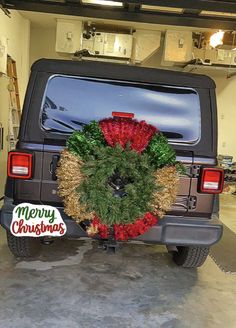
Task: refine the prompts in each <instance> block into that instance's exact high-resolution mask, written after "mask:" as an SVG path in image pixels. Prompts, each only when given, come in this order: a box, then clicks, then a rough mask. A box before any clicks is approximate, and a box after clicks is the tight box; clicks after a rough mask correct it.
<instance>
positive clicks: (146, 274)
mask: <svg viewBox="0 0 236 328" xmlns="http://www.w3.org/2000/svg"><path fill="white" fill-rule="evenodd" d="M224 204H227V206H226V207H227V209H226V208H224ZM235 207H236V196H224V197H223V204H222V211H221V212H222V219H223V221H224V218H225V224H227V219H228V214H229V212H230V211H231V212H230V215H231V216H232V221H233V220H234V222H235V221H236V218H234V217H233V216H234V213H235ZM229 208H231V210H229ZM224 215H225V217H224ZM235 300H236V275H230V274H225V273H224V272H222V271H221V270H220V269H219V268H218V267H217V266H216V264H215V263H214V262H213V260H212V259H211V258H208V260H207V261H206V263H205V264H204V266H203V267H202V268H200V269H198V270H192V269H182V268H179V267H176V266H175V265H174V264H173V263H172V260H171V256H170V255H169V254H168V253H167V252H166V250H165V248H164V247H162V246H161V247H159V246H143V245H133V244H127V245H124V246H123V247H122V249H121V250H120V251H119V252H118V253H117V254H116V255H108V254H106V253H104V252H103V251H102V250H100V249H98V248H97V243H96V242H91V241H86V242H85V241H61V242H56V243H54V244H53V245H51V246H43V250H42V253H41V255H40V257H39V258H37V259H35V260H31V261H28V262H26V261H20V260H16V259H14V258H13V256H12V255H11V254H10V252H9V251H8V248H7V245H6V239H5V233H4V231H3V230H1V232H0V327H4V328H15V327H17V328H34V327H44V328H45V327H53V328H54V327H56V328H74V327H75V328H76V327H79V328H85V327H86V328H95V327H96V328H100V327H101V328H108V327H109V328H113V327H114V328H116V327H119V328H123V327H124V328H129V327H132V328H133V327H134V328H141V327H142V328H144V327H145V328H158V327H161V328H185V327H186V328H189V327H191V328H202V327H204V328H211V327H214V328H215V327H222V326H223V327H224V328H234V327H236V311H235Z"/></svg>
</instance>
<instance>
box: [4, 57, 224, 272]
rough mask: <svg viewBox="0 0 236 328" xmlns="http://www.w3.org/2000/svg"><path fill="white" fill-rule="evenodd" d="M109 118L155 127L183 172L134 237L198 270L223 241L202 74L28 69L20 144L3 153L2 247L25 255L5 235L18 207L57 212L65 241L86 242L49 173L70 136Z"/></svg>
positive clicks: (97, 67)
mask: <svg viewBox="0 0 236 328" xmlns="http://www.w3.org/2000/svg"><path fill="white" fill-rule="evenodd" d="M112 112H125V113H126V112H128V113H132V114H133V115H134V118H136V119H138V120H145V121H147V122H148V123H150V124H152V125H154V126H156V127H157V128H158V129H159V130H161V131H162V133H163V134H164V135H165V136H166V137H167V138H168V140H169V143H170V144H171V145H172V147H173V148H174V149H175V151H176V155H177V160H178V161H180V162H182V163H183V165H184V166H185V169H186V173H185V174H184V175H182V176H181V177H180V182H179V189H178V195H177V198H176V201H175V203H174V204H173V206H172V208H171V210H170V211H169V212H168V213H167V214H166V215H165V216H164V218H163V219H162V220H160V221H159V223H158V225H156V226H154V227H152V228H151V229H150V230H149V231H148V232H146V233H145V234H143V235H141V236H139V237H138V238H136V239H137V240H139V241H143V242H145V243H156V244H164V245H167V247H172V248H173V247H174V249H175V252H174V260H175V262H176V263H177V264H179V265H182V266H186V267H194V266H200V265H201V264H202V263H203V262H204V260H205V259H206V256H207V254H208V251H209V247H210V246H211V245H213V244H215V243H216V242H218V241H219V239H220V238H221V235H222V225H221V223H220V221H219V218H218V210H219V206H218V202H219V200H218V193H220V192H221V191H222V181H223V173H222V171H221V170H219V169H217V168H216V165H217V161H216V156H217V116H216V115H217V114H216V112H217V109H216V99H215V84H214V82H213V81H212V80H211V79H210V78H208V77H205V76H201V75H194V74H186V73H180V72H171V71H163V70H157V69H147V68H140V67H132V66H125V65H118V64H105V63H97V62H83V61H81V62H70V61H58V60H44V59H43V60H40V61H38V62H36V63H35V64H34V65H33V67H32V71H31V77H30V81H29V85H28V89H27V93H26V97H25V103H24V108H23V114H22V121H21V128H20V134H19V142H18V144H17V147H16V151H15V152H11V153H10V154H9V161H8V179H7V183H6V192H5V201H4V205H3V208H2V212H1V224H2V226H3V227H4V228H5V229H6V230H7V233H8V241H9V247H10V248H11V250H12V251H13V253H14V254H15V255H17V256H20V255H22V254H23V255H25V254H24V250H22V249H21V248H20V249H19V250H18V251H17V252H16V251H15V247H12V245H13V244H14V240H13V236H12V235H11V234H10V232H9V228H10V224H11V219H12V211H13V209H14V207H15V206H16V205H17V204H19V203H22V202H29V203H33V204H47V205H53V206H55V207H57V208H58V209H59V211H60V212H61V215H62V218H63V220H64V222H65V223H66V225H67V234H66V236H67V237H73V238H80V237H88V235H87V233H86V231H85V230H84V229H83V227H82V226H80V225H78V224H76V223H75V221H74V220H72V219H71V218H70V217H68V216H67V215H66V214H65V213H64V211H63V204H62V200H61V199H60V197H59V196H58V194H57V187H58V182H57V177H56V168H57V164H58V161H59V158H60V153H61V151H62V150H63V149H64V147H65V145H66V140H67V139H68V137H69V136H70V135H71V134H72V132H73V131H75V130H80V129H81V128H82V127H83V126H84V125H86V124H87V123H89V122H90V121H91V120H100V119H102V118H104V117H110V116H112ZM15 238H16V237H15ZM17 242H18V244H19V240H18V241H17Z"/></svg>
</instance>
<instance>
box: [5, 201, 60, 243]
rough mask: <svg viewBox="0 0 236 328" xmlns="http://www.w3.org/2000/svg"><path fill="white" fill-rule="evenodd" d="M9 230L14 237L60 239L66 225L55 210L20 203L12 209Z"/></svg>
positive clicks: (44, 206)
mask: <svg viewBox="0 0 236 328" xmlns="http://www.w3.org/2000/svg"><path fill="white" fill-rule="evenodd" d="M10 230H11V233H12V234H13V235H14V236H16V237H26V236H28V237H42V236H53V237H61V236H63V235H65V233H66V225H65V223H64V221H63V220H62V217H61V214H60V212H59V210H58V209H57V208H55V207H53V206H49V205H33V204H29V203H22V204H19V205H17V206H16V207H15V208H14V211H13V217H12V222H11V227H10Z"/></svg>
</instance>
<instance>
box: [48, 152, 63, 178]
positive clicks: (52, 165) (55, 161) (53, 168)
mask: <svg viewBox="0 0 236 328" xmlns="http://www.w3.org/2000/svg"><path fill="white" fill-rule="evenodd" d="M59 159H60V156H59V155H53V156H52V161H51V163H50V169H49V170H50V173H51V175H52V180H53V181H56V180H57V175H56V170H57V164H58V161H59Z"/></svg>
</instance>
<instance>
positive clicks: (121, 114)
mask: <svg viewBox="0 0 236 328" xmlns="http://www.w3.org/2000/svg"><path fill="white" fill-rule="evenodd" d="M112 116H113V117H122V118H134V113H125V112H112Z"/></svg>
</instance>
